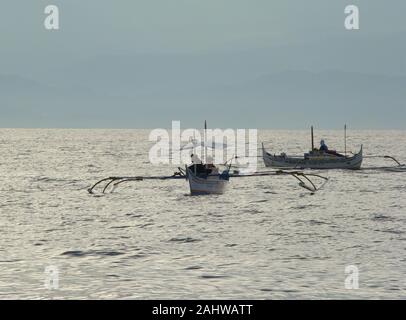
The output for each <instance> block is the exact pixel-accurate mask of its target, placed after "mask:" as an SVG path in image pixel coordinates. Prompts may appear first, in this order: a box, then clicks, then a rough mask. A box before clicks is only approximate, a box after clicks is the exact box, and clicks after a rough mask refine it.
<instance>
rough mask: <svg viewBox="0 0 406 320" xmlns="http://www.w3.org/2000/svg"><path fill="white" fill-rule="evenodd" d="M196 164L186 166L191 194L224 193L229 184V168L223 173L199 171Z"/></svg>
mask: <svg viewBox="0 0 406 320" xmlns="http://www.w3.org/2000/svg"><path fill="white" fill-rule="evenodd" d="M193 167H195V168H196V165H191V166H190V167H186V179H187V180H188V181H189V187H190V194H191V195H201V194H223V193H224V192H225V190H226V187H227V185H228V182H229V179H230V175H229V172H228V169H226V170H224V171H223V172H222V173H221V174H219V173H210V172H202V173H197V172H196V170H193Z"/></svg>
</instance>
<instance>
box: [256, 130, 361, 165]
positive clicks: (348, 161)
mask: <svg viewBox="0 0 406 320" xmlns="http://www.w3.org/2000/svg"><path fill="white" fill-rule="evenodd" d="M345 132H346V127H345ZM311 138H312V150H311V151H309V153H306V154H305V155H304V156H303V157H299V156H288V155H286V153H281V154H280V155H272V154H270V153H269V152H267V151H266V150H265V147H264V144H263V143H262V157H263V160H264V163H265V166H266V167H274V168H284V169H286V168H290V169H351V170H357V169H360V168H361V164H362V160H363V152H362V145H361V149H360V151H359V152H358V153H356V154H353V155H351V156H347V152H346V151H345V154H344V155H343V154H340V153H338V152H336V151H330V150H328V151H322V150H318V149H317V148H314V138H313V127H312V128H311ZM345 140H346V133H345ZM345 149H346V147H345Z"/></svg>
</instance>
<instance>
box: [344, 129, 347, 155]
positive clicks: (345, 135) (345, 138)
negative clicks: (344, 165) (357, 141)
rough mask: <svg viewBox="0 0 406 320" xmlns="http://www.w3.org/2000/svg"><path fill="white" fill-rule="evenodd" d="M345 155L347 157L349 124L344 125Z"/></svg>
mask: <svg viewBox="0 0 406 320" xmlns="http://www.w3.org/2000/svg"><path fill="white" fill-rule="evenodd" d="M344 155H346V156H347V124H345V125H344Z"/></svg>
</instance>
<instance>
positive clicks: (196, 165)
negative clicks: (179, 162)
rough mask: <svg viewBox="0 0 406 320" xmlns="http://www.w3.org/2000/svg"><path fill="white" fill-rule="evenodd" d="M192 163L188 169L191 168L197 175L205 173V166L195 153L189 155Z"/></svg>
mask: <svg viewBox="0 0 406 320" xmlns="http://www.w3.org/2000/svg"><path fill="white" fill-rule="evenodd" d="M190 158H191V161H192V165H190V166H189V169H190V170H192V172H194V173H195V174H197V175H200V174H205V173H206V168H205V166H204V165H203V163H202V160H200V158H199V156H198V155H197V154H193V153H192V154H191V155H190Z"/></svg>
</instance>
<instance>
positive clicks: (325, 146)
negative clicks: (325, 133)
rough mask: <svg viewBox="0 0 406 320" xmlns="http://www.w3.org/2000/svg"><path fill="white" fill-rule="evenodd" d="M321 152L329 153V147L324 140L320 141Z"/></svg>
mask: <svg viewBox="0 0 406 320" xmlns="http://www.w3.org/2000/svg"><path fill="white" fill-rule="evenodd" d="M319 150H320V151H324V152H328V147H327V145H326V144H325V142H324V140H323V139H322V140H321V141H320V149H319Z"/></svg>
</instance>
